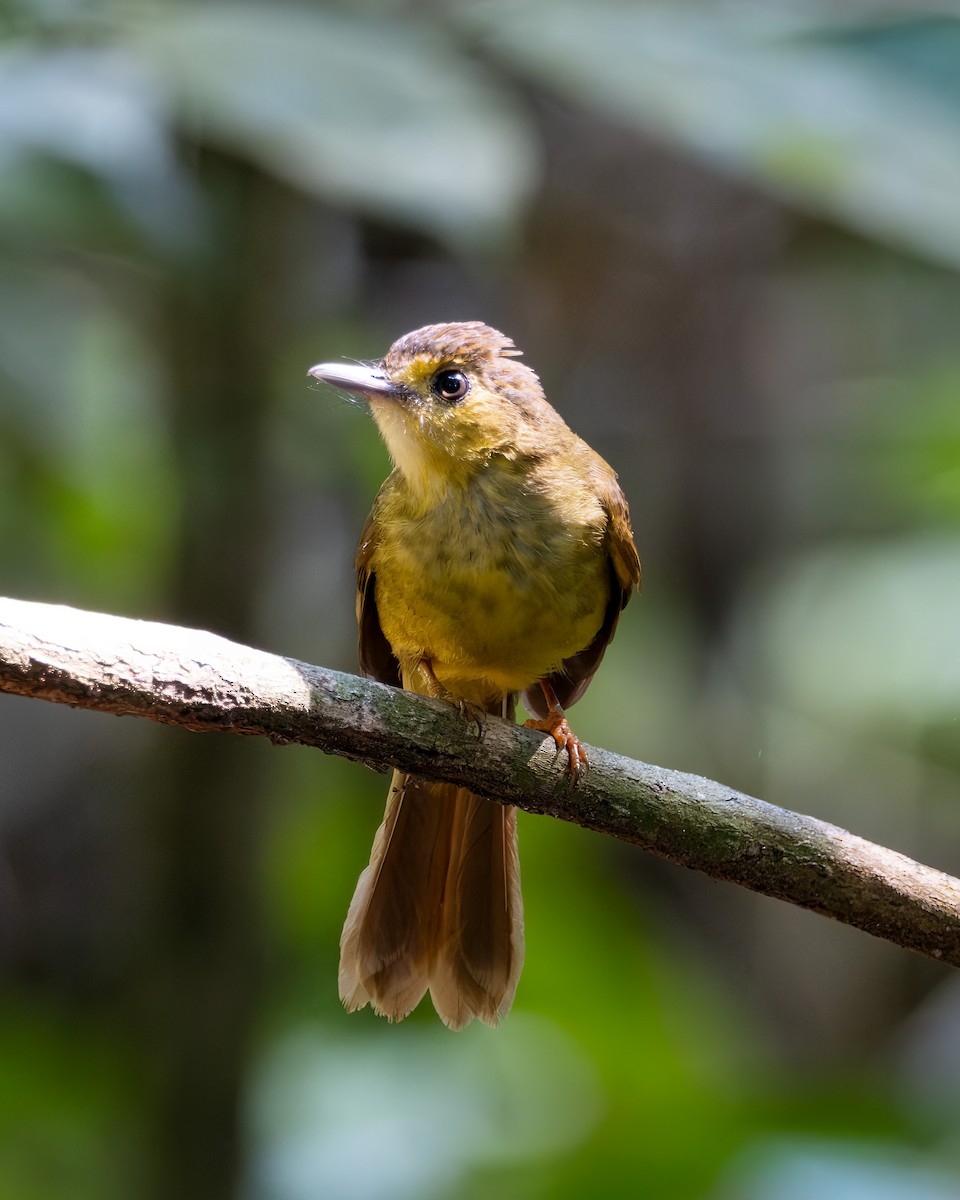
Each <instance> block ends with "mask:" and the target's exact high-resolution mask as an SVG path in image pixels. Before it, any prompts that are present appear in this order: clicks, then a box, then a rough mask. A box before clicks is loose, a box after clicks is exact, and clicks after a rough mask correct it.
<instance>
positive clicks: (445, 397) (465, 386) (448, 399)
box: [430, 371, 470, 404]
mask: <svg viewBox="0 0 960 1200" xmlns="http://www.w3.org/2000/svg"><path fill="white" fill-rule="evenodd" d="M430 388H431V390H432V391H433V394H434V395H435V396H436V397H437V399H438V400H442V401H443V402H444V404H456V403H457V401H458V400H462V399H463V398H464V396H465V395H466V394H467V392H468V391H469V390H470V381H469V380H468V379H467V377H466V375H464V373H463V372H462V371H438V372H437V373H436V375H434V377H433V383H431V385H430Z"/></svg>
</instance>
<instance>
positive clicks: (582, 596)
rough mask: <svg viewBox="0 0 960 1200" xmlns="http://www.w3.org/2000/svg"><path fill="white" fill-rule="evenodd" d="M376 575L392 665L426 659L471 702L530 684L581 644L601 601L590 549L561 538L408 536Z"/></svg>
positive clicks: (602, 587)
mask: <svg viewBox="0 0 960 1200" xmlns="http://www.w3.org/2000/svg"><path fill="white" fill-rule="evenodd" d="M461 532H462V531H461ZM376 574H377V583H376V599H377V608H378V612H379V615H380V624H381V627H382V629H383V632H384V635H385V636H386V638H387V641H388V642H389V643H390V646H391V648H392V649H393V652H394V654H395V655H396V656H397V658H398V660H399V661H400V664H401V667H406V666H412V665H413V664H414V663H415V662H417V661H419V660H420V659H422V658H426V659H429V661H430V663H431V665H432V667H433V671H434V674H435V675H436V677H437V679H438V680H439V681H440V683H442V684H443V685H444V687H446V688H447V689H448V690H450V691H451V692H453V693H454V694H455V695H459V696H463V697H464V698H466V699H471V700H476V701H477V702H480V701H482V700H484V699H486V698H488V697H489V696H490V695H492V694H494V693H500V692H510V691H522V690H524V689H525V688H528V687H530V686H531V685H532V684H533V683H535V682H536V681H537V680H538V679H541V678H544V677H545V676H547V675H549V674H550V673H551V672H552V671H554V670H556V668H557V667H559V665H560V664H561V662H563V660H564V659H566V658H569V657H570V656H571V655H573V654H576V653H577V651H579V650H582V649H583V648H584V647H585V646H587V645H589V644H590V642H591V641H592V640H593V637H594V635H595V634H596V632H597V630H598V629H599V628H600V625H601V623H602V620H603V616H604V612H605V609H606V605H607V601H608V598H609V580H608V570H607V566H606V562H605V559H604V557H603V555H602V553H601V552H600V548H599V547H598V546H596V545H595V544H592V543H590V542H589V541H587V540H578V539H576V538H570V537H569V536H566V533H564V535H563V536H561V537H557V538H556V539H554V540H553V541H551V539H550V538H549V537H546V538H545V539H544V540H537V539H532V540H530V541H526V540H524V539H522V538H518V537H515V536H506V535H505V536H500V537H497V536H496V531H486V534H485V536H482V537H476V538H473V539H471V538H465V537H463V536H460V537H457V538H454V539H452V540H451V539H449V538H446V539H445V538H439V539H436V540H434V539H430V538H427V539H423V538H421V539H410V540H408V541H406V542H405V544H404V545H402V546H399V547H397V548H395V550H394V552H393V553H390V554H389V555H385V556H384V561H382V562H378V564H377V567H376Z"/></svg>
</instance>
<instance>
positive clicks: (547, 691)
mask: <svg viewBox="0 0 960 1200" xmlns="http://www.w3.org/2000/svg"><path fill="white" fill-rule="evenodd" d="M540 691H541V692H543V698H544V700H546V702H547V715H546V716H545V717H544V718H543V719H542V720H537V719H536V718H534V717H531V718H530V720H529V721H525V722H524V728H526V729H539V730H540V731H541V733H549V734H550V736H551V737H552V738H553V740H554V741H555V742H556V743H557V748H558V749H560V750H566V752H567V760H568V762H567V767H568V770H569V772H570V774H571V775H572V776H574V777H576V776H577V774H578V773H579V772H580V770H581V768H583V767H588V766H589V765H590V764H589V762H588V760H587V752H586V750H584V748H583V746H582V745H581V744H580V739H579V738H578V737H577V735H576V734H575V733H574V732H573V730H572V729H571V728H570V726H569V724H568V723H567V717H566V714H565V713H564V711H563V709H562V708H561V707H560V701H559V700H558V699H557V693H556V692H555V691H554V690H553V688H552V687H551V686H550V684H549V683H547V681H546V680H545V679H541V680H540Z"/></svg>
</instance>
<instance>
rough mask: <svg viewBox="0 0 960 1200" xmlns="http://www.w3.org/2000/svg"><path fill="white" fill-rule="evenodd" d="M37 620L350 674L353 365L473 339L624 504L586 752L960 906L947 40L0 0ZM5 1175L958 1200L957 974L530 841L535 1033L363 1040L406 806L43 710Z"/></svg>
mask: <svg viewBox="0 0 960 1200" xmlns="http://www.w3.org/2000/svg"><path fill="white" fill-rule="evenodd" d="M0 28H2V29H3V32H4V35H5V36H4V38H3V41H2V43H0V544H2V546H3V548H4V554H3V559H2V576H3V577H2V587H3V589H4V590H5V591H8V592H10V593H11V594H15V595H21V596H25V597H33V598H39V599H47V600H51V601H57V602H63V603H70V604H75V605H79V606H85V607H91V608H99V609H103V610H105V611H112V612H122V613H128V614H132V615H140V616H144V617H153V618H161V619H168V620H172V621H180V622H184V623H193V624H200V625H204V626H207V627H209V628H213V629H216V630H217V631H219V632H223V633H225V634H228V635H229V636H232V637H235V638H238V639H241V640H245V641H250V642H254V643H257V644H261V645H264V646H268V647H270V648H271V649H274V650H276V651H278V652H280V653H286V654H291V655H295V656H297V657H300V658H303V659H307V660H314V661H319V662H324V663H326V664H328V665H331V666H335V667H339V668H342V669H352V668H353V667H354V663H355V659H354V629H353V619H354V618H353V579H352V555H353V548H354V544H355V539H356V536H357V534H358V532H359V529H360V525H361V522H362V520H363V516H364V514H365V512H366V509H367V507H368V505H369V503H370V500H371V499H372V496H373V494H374V493H375V490H376V487H377V485H378V482H379V480H380V479H382V477H383V475H384V474H385V471H386V469H387V463H386V457H385V454H384V451H383V449H382V447H381V446H380V445H379V443H378V442H377V439H376V436H375V433H374V430H373V428H372V426H371V425H370V423H369V422H368V421H367V420H366V418H365V416H364V414H363V413H362V411H361V410H360V409H359V408H356V407H351V406H349V405H346V404H344V403H343V402H341V401H338V400H337V399H336V398H335V397H333V396H331V395H328V394H327V393H325V392H321V391H316V390H313V391H312V390H311V389H310V388H309V387H308V386H307V384H306V381H305V379H304V373H305V369H306V367H307V366H308V365H309V364H310V363H311V362H315V361H317V360H319V359H332V358H337V357H348V358H363V357H368V356H369V357H375V356H377V355H378V354H380V353H382V351H383V350H384V349H385V348H386V346H387V345H388V344H389V342H390V341H391V340H393V338H394V337H396V336H398V335H399V334H400V333H402V332H404V331H405V330H407V329H409V328H412V327H414V326H416V325H418V324H421V323H425V322H427V321H435V320H450V319H469V318H482V319H485V320H488V321H490V322H491V323H493V324H495V325H498V326H499V327H501V328H504V329H505V330H507V331H508V332H509V333H510V334H511V335H512V336H514V337H515V338H516V340H517V342H518V344H519V345H521V346H522V347H523V348H524V349H525V350H526V351H527V353H528V357H529V360H530V361H531V362H532V363H533V365H534V366H535V367H536V368H537V369H538V371H539V372H540V374H541V376H542V378H543V380H544V382H545V385H546V387H547V390H548V395H549V396H550V398H551V399H552V400H553V402H554V404H555V405H556V406H557V407H558V408H559V409H560V410H561V411H562V412H563V414H564V415H565V416H566V417H567V418H568V420H569V421H570V422H571V424H572V425H573V426H574V427H575V428H576V429H577V430H578V431H579V432H580V433H582V434H583V435H584V436H585V437H586V438H587V440H588V441H590V442H591V444H593V445H594V446H595V447H596V448H597V449H598V450H600V451H601V452H602V453H603V454H604V455H605V456H606V457H607V458H609V459H610V461H611V462H612V463H613V464H614V465H615V466H616V467H617V469H618V470H619V471H620V474H621V478H622V481H623V483H624V487H625V490H626V492H627V494H628V496H629V498H630V500H631V504H632V508H633V512H634V522H635V526H636V529H637V534H638V541H639V544H640V548H641V554H642V557H643V559H644V566H645V594H644V597H643V598H642V599H641V600H640V601H639V602H636V603H635V604H633V605H632V606H631V608H630V609H629V610H628V613H627V615H626V618H625V620H624V624H623V626H622V629H621V632H620V633H619V634H618V637H617V641H616V643H615V645H614V647H613V649H612V650H611V652H610V654H609V655H608V656H607V660H606V662H605V663H604V667H603V670H602V671H601V672H600V674H599V676H598V678H597V680H596V681H595V683H594V685H593V686H592V688H591V691H590V693H589V694H588V696H587V697H586V698H585V699H584V700H583V702H582V703H581V704H580V706H579V707H578V709H577V710H576V714H575V715H576V728H577V730H578V732H579V733H580V734H581V736H584V737H585V738H587V739H588V740H591V741H594V742H596V743H602V744H605V745H608V746H610V747H612V748H614V749H617V750H620V751H623V752H626V753H629V754H634V755H637V756H641V757H644V758H648V759H651V760H653V761H660V762H663V763H665V764H668V765H671V766H675V767H678V768H682V769H686V770H693V771H700V772H703V773H706V774H709V775H712V776H715V777H718V778H722V779H724V780H727V781H729V782H730V783H731V784H732V785H734V786H738V787H741V788H744V789H747V790H750V791H753V792H755V793H757V794H760V795H763V796H764V797H765V798H766V799H768V800H771V801H773V802H775V803H780V804H783V805H785V806H787V807H792V808H797V809H800V810H802V811H807V812H813V813H815V814H817V815H819V816H823V817H825V818H827V819H829V820H832V821H835V822H838V823H840V824H844V825H847V826H849V827H851V828H853V829H855V830H856V832H858V833H861V834H864V835H866V836H869V837H873V838H876V839H878V840H880V841H882V842H884V843H885V844H887V845H891V846H894V847H896V848H898V849H901V850H903V851H905V852H907V853H910V854H913V855H915V856H917V857H919V858H921V859H923V860H925V861H929V862H932V863H934V864H935V865H937V866H939V867H942V868H944V869H947V870H951V871H953V872H955V873H956V872H960V807H958V805H957V796H958V791H960V740H958V739H960V670H958V662H960V645H958V622H957V612H958V600H957V597H958V593H960V567H958V563H960V415H958V414H960V351H958V345H957V338H956V313H957V311H958V309H960V280H958V276H957V269H958V266H960V204H958V203H957V197H958V195H960V18H958V16H957V15H956V14H954V13H952V12H951V11H950V9H949V6H948V7H946V8H945V7H944V6H943V5H936V6H935V5H931V6H929V7H928V6H924V5H919V6H918V5H916V4H909V5H908V4H907V3H905V2H904V3H902V4H899V5H898V4H897V3H895V2H894V3H889V2H883V3H881V0H876V2H874V0H864V3H861V4H859V5H857V6H855V7H852V6H848V7H845V8H841V9H839V10H838V9H837V7H836V6H828V5H823V4H820V3H816V2H815V0H785V2H782V3H780V4H777V5H774V6H770V5H766V6H764V5H761V4H752V3H747V2H746V0H730V2H728V3H720V2H714V0H700V2H699V3H693V2H692V0H691V2H684V3H672V4H666V3H663V4H660V3H642V2H640V0H619V2H615V0H604V2H602V3H593V2H588V0H510V3H503V2H502V0H477V2H475V3H474V2H471V3H453V2H451V3H442V2H440V3H434V4H429V5H427V4H416V3H402V2H400V0H394V2H392V3H388V2H387V0H380V2H377V0H366V2H365V3H361V4H354V5H347V4H339V5H338V4H333V3H306V2H303V3H300V4H294V3H285V4H269V5H268V4H265V3H252V2H251V3H246V4H239V3H229V2H222V3H213V2H212V0H210V2H207V3H200V2H191V0H181V2H180V3H178V4H167V5H162V4H147V3H137V4H127V5H117V4H115V3H108V2H106V0H103V2H97V0H7V2H6V3H5V4H3V5H2V6H0ZM0 701H2V703H0V709H2V713H3V722H2V724H0V761H2V764H3V766H2V772H0V1064H2V1066H0V1194H2V1195H3V1196H5V1197H7V1196H9V1197H11V1200H45V1198H46V1197H54V1196H56V1197H60V1196H70V1197H78V1198H83V1197H87V1196H89V1197H97V1200H109V1198H110V1197H117V1198H118V1200H119V1198H121V1197H127V1196H131V1195H137V1196H156V1197H163V1198H164V1200H167V1198H168V1197H170V1196H173V1195H176V1196H178V1197H180V1198H186V1200H191V1198H194V1197H196V1198H197V1200H200V1198H202V1200H216V1198H217V1197H233V1196H240V1197H243V1198H244V1200H306V1198H307V1197H310V1198H312V1197H315V1196H318V1195H326V1196H331V1197H336V1198H338V1200H339V1198H343V1200H352V1198H357V1200H361V1198H363V1200H373V1198H381V1197H382V1198H384V1200H395V1198H399V1200H403V1198H404V1197H408V1196H409V1197H417V1198H418V1200H426V1198H429V1197H442V1198H446V1197H454V1196H456V1197H458V1198H463V1197H475V1198H477V1200H480V1198H481V1197H486V1196H492V1195H496V1196H498V1197H501V1198H503V1197H507V1198H509V1197H532V1196H536V1197H544V1198H546V1197H550V1198H553V1200H563V1198H565V1197H581V1196H585V1195H589V1196H596V1197H601V1198H603V1197H611V1198H613V1197H621V1196H625V1195H638V1196H644V1197H651V1198H652V1200H754V1198H756V1200H794V1198H795V1197H804V1198H806V1197H808V1196H810V1195H812V1194H817V1195H818V1196H820V1197H821V1198H822V1200H859V1198H860V1197H865V1196H869V1197H870V1198H871V1200H888V1198H889V1200H899V1198H900V1197H904V1198H906V1197H909V1198H910V1200H941V1198H943V1197H947V1196H953V1195H956V1194H957V1193H958V1192H960V1155H958V1142H957V1137H956V1127H957V1119H958V1116H960V1088H958V1084H957V1080H958V1079H960V986H958V985H957V983H956V981H955V980H954V979H953V978H952V977H951V976H949V975H948V974H947V972H946V971H945V970H941V969H939V968H938V967H936V965H934V964H929V963H924V962H921V961H919V960H914V959H912V958H910V957H909V956H908V955H906V954H904V953H903V952H901V951H899V950H895V949H894V948H892V947H889V946H886V945H883V944H880V943H876V944H875V943H873V942H871V941H870V940H869V939H868V938H866V937H864V936H863V935H861V934H858V933H855V932H853V931H850V930H847V929H844V928H840V927H834V926H832V925H830V924H829V923H827V922H825V921H822V920H821V919H819V918H816V917H813V916H811V915H809V914H804V913H799V912H795V911H793V910H789V909H787V908H786V907H785V906H783V905H779V904H777V903H775V902H773V901H769V900H762V899H760V898H758V897H755V896H751V895H747V894H742V893H739V892H736V891H734V890H733V889H732V888H729V887H723V886H720V885H717V884H714V883H711V882H709V881H706V880H703V879H699V878H696V877H693V876H691V875H689V874H688V873H685V872H682V871H679V870H678V869H674V868H672V867H669V866H667V865H665V864H662V863H658V862H656V861H653V860H650V859H646V858H644V857H642V856H640V855H639V854H638V853H637V852H635V851H632V850H629V849H627V848H625V847H622V846H616V845H613V844H610V843H608V842H607V841H605V840H604V839H602V838H598V837H596V836H593V835H590V834H587V833H585V832H584V831H581V830H578V829H574V828H566V827H560V826H559V825H557V824H555V823H553V822H550V821H547V820H543V819H539V820H538V819H533V818H522V820H521V839H522V859H523V869H524V881H525V894H526V901H527V917H528V962H527V967H526V970H525V974H524V977H523V980H522V983H521V987H520V991H519V995H518V999H517V1004H516V1010H515V1012H514V1014H513V1015H512V1016H511V1017H510V1019H509V1021H508V1022H507V1023H506V1024H505V1026H504V1027H503V1028H501V1029H500V1030H497V1031H489V1030H486V1029H471V1030H469V1031H467V1032H466V1033H465V1034H462V1035H459V1036H457V1037H454V1036H453V1035H451V1034H449V1033H448V1032H447V1031H446V1030H445V1029H443V1028H441V1027H439V1025H438V1023H437V1022H436V1020H435V1018H434V1017H433V1014H432V1013H431V1012H429V1011H427V1010H426V1009H424V1011H421V1012H418V1013H417V1014H415V1015H414V1017H412V1018H411V1019H410V1020H409V1021H408V1022H406V1023H405V1024H404V1025H402V1026H400V1027H397V1028H387V1027H386V1026H384V1025H382V1023H380V1022H378V1021H377V1020H376V1019H375V1018H374V1017H372V1016H371V1015H370V1014H369V1013H363V1014H359V1015H357V1016H355V1017H350V1018H348V1017H347V1016H346V1015H345V1014H344V1013H343V1012H342V1010H341V1009H340V1006H339V1004H338V1002H337V999H336V961H337V939H338V937H339V929H340V923H341V921H342V918H343V915H344V913H345V911H346V905H347V902H348V900H349V897H350V894H351V892H352V888H353V884H354V881H355V878H356V875H357V873H358V871H359V869H360V868H361V866H362V865H363V864H364V862H365V861H366V857H367V853H368V849H369V842H370V838H371V835H372V832H373V829H374V827H375V825H376V822H377V820H378V815H379V813H378V810H379V807H380V805H381V804H382V800H383V794H384V792H385V788H386V783H385V781H384V780H383V779H381V778H378V777H375V776H373V775H369V774H367V773H365V772H364V771H362V770H361V769H360V768H357V767H353V766H351V765H349V764H346V763H343V762H340V761H338V760H328V759H325V758H322V757H321V756H320V755H317V754H312V753H307V752H306V751H303V750H298V749H285V750H283V751H280V750H277V749H274V748H270V747H266V746H259V745H253V744H250V743H243V744H238V742H237V740H231V739H226V738H224V739H213V738H211V739H198V738H194V737H192V735H188V734H184V733H182V732H181V731H178V730H171V729H162V730H161V729H156V730H154V729H147V728H142V727H141V723H137V722H111V721H108V720H107V719H105V718H98V717H94V716H91V715H90V714H84V713H75V712H71V711H68V710H66V709H63V708H59V707H56V706H50V705H33V704H31V703H29V702H27V701H23V700H20V699H18V698H15V697H0Z"/></svg>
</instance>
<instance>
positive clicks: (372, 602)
mask: <svg viewBox="0 0 960 1200" xmlns="http://www.w3.org/2000/svg"><path fill="white" fill-rule="evenodd" d="M379 534H380V523H379V521H378V519H377V504H376V501H374V505H373V509H372V510H371V512H370V515H369V516H368V517H367V519H366V521H365V522H364V525H363V529H362V530H361V532H360V545H359V546H358V547H357V562H356V567H357V629H358V631H359V641H358V649H359V652H360V670H361V671H363V673H364V675H367V676H369V677H370V678H372V679H378V680H379V681H380V682H381V683H389V684H392V685H393V686H394V687H399V686H400V664H399V663H398V662H397V660H396V658H395V657H394V654H393V651H392V650H391V649H390V643H389V642H388V641H387V639H386V637H385V636H384V633H383V630H382V629H381V628H380V614H379V613H378V612H377V596H376V582H377V577H376V573H375V572H374V570H373V555H374V552H375V550H376V548H377V542H378V539H379Z"/></svg>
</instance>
